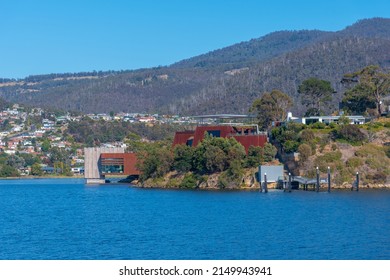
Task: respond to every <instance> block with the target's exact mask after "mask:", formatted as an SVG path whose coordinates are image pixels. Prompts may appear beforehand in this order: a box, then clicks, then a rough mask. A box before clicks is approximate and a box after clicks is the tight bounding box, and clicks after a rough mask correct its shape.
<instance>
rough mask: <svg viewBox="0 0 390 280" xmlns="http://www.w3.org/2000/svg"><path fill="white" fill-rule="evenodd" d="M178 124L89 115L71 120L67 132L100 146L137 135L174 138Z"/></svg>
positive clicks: (79, 140) (82, 141) (80, 140)
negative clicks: (123, 120)
mask: <svg viewBox="0 0 390 280" xmlns="http://www.w3.org/2000/svg"><path fill="white" fill-rule="evenodd" d="M177 130H179V128H178V126H177V125H171V124H156V125H153V126H149V125H145V124H142V123H130V122H119V121H114V122H106V121H104V120H101V121H94V120H92V119H90V118H88V117H86V118H84V119H82V120H81V121H74V122H70V123H69V125H68V129H67V133H69V134H71V135H72V136H73V138H74V140H75V141H76V142H79V143H84V144H85V145H87V146H99V145H100V144H101V143H107V142H116V141H123V140H124V139H125V138H126V137H127V136H130V137H131V136H132V135H137V136H139V137H141V138H146V139H148V140H152V141H154V140H162V139H166V138H171V139H172V138H173V136H174V133H175V131H177Z"/></svg>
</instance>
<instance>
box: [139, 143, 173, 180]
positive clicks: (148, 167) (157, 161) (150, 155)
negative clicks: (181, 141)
mask: <svg viewBox="0 0 390 280" xmlns="http://www.w3.org/2000/svg"><path fill="white" fill-rule="evenodd" d="M167 144H168V143H165V142H155V143H150V144H149V145H148V146H146V149H145V150H143V151H140V152H138V153H137V158H138V159H139V163H138V166H137V168H138V169H139V170H140V171H141V175H140V180H141V181H145V180H146V179H149V178H159V177H162V176H164V175H165V174H166V173H168V172H169V171H170V170H171V169H172V163H173V153H172V151H171V149H170V147H169V146H168V145H167Z"/></svg>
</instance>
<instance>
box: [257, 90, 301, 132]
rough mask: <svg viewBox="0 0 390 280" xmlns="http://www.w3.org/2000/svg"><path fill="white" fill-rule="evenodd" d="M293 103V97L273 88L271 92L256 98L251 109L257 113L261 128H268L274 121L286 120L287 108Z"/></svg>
mask: <svg viewBox="0 0 390 280" xmlns="http://www.w3.org/2000/svg"><path fill="white" fill-rule="evenodd" d="M292 105H293V102H292V99H291V98H290V97H289V96H288V95H287V94H285V93H283V92H281V91H279V90H273V91H271V92H270V93H268V92H265V93H264V94H263V96H262V97H261V98H259V99H256V100H255V101H254V102H253V104H252V107H251V109H250V111H251V112H252V113H256V115H257V120H258V124H259V126H260V128H261V129H263V130H266V129H267V128H269V127H270V126H271V124H272V122H275V121H284V120H285V119H286V116H287V110H288V109H289V108H290V107H291V106H292Z"/></svg>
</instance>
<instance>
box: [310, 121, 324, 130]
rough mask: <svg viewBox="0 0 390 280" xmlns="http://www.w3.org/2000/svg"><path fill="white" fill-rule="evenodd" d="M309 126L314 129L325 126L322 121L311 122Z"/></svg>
mask: <svg viewBox="0 0 390 280" xmlns="http://www.w3.org/2000/svg"><path fill="white" fill-rule="evenodd" d="M310 127H311V128H314V129H324V128H326V124H324V123H322V122H315V123H313V124H311V125H310Z"/></svg>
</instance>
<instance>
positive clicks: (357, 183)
mask: <svg viewBox="0 0 390 280" xmlns="http://www.w3.org/2000/svg"><path fill="white" fill-rule="evenodd" d="M356 191H357V192H358V191H359V172H356Z"/></svg>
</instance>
